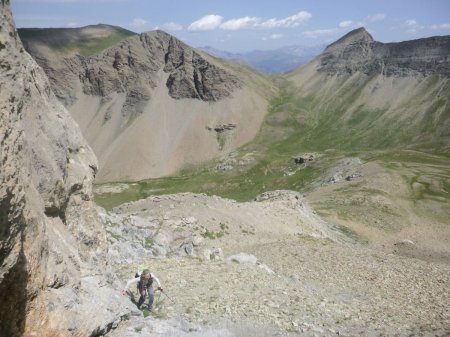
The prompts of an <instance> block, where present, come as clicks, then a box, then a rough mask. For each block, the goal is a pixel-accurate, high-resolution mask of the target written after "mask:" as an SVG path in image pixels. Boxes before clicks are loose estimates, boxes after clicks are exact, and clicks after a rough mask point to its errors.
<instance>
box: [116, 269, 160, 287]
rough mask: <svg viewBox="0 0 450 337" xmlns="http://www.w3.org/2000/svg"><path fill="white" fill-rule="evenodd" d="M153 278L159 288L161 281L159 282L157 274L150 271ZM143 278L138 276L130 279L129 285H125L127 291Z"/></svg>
mask: <svg viewBox="0 0 450 337" xmlns="http://www.w3.org/2000/svg"><path fill="white" fill-rule="evenodd" d="M150 275H151V277H152V279H153V280H154V281H155V282H156V284H157V285H158V288H161V283H160V282H159V280H158V278H157V277H156V276H155V274H153V273H150ZM140 280H141V277H140V276H139V277H136V278H132V279H131V280H129V281H128V282H127V285H126V286H125V289H124V290H125V291H128V289H129V288H130V286H131V285H132V284H134V283H138V282H139V281H140Z"/></svg>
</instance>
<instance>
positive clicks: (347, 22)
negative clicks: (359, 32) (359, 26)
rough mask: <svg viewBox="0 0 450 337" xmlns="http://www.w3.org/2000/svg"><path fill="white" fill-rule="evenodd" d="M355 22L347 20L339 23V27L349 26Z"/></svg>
mask: <svg viewBox="0 0 450 337" xmlns="http://www.w3.org/2000/svg"><path fill="white" fill-rule="evenodd" d="M352 24H353V21H352V20H345V21H342V22H340V23H339V27H341V28H348V27H350V26H351V25H352Z"/></svg>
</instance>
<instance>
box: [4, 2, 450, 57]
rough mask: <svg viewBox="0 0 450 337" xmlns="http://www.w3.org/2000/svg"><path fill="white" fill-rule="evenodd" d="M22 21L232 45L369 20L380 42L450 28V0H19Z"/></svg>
mask: <svg viewBox="0 0 450 337" xmlns="http://www.w3.org/2000/svg"><path fill="white" fill-rule="evenodd" d="M11 2H12V9H13V15H14V18H15V20H16V25H17V26H18V27H79V26H85V25H89V24H97V23H106V24H111V25H118V26H121V27H124V28H127V29H130V30H132V31H135V32H143V31H149V30H154V29H157V28H159V29H163V30H165V31H167V32H169V33H171V34H173V35H175V36H177V37H178V38H180V39H182V40H183V41H185V42H186V43H188V44H190V45H192V46H194V47H200V46H213V47H215V48H219V49H222V50H226V51H233V52H237V51H239V52H242V51H249V50H254V49H274V48H278V47H282V46H287V45H317V44H323V43H330V42H333V41H334V40H336V39H338V38H339V37H341V36H342V35H344V34H345V33H347V32H349V31H350V30H352V29H354V28H358V27H361V26H364V27H366V29H367V30H368V31H369V32H370V33H371V34H372V36H373V37H374V38H375V40H377V41H381V42H397V41H404V40H411V39H417V38H421V37H428V36H434V35H450V0H426V1H419V0H408V1H406V0H402V1H396V0H372V1H367V0H359V1H357V0H334V1H333V0H323V1H320V0H276V1H272V0H259V1H258V0H178V1H174V0H12V1H11Z"/></svg>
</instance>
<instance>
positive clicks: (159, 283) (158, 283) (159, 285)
mask: <svg viewBox="0 0 450 337" xmlns="http://www.w3.org/2000/svg"><path fill="white" fill-rule="evenodd" d="M151 275H152V279H153V280H155V282H156V284H157V285H158V288H162V287H161V282H159V280H158V278H157V277H156V276H155V274H153V273H151Z"/></svg>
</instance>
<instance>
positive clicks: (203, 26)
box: [188, 14, 223, 32]
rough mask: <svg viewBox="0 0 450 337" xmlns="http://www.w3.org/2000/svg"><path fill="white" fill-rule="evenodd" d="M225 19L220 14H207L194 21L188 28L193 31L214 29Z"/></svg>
mask: <svg viewBox="0 0 450 337" xmlns="http://www.w3.org/2000/svg"><path fill="white" fill-rule="evenodd" d="M222 21H223V17H221V16H220V15H214V14H211V15H206V16H204V17H202V18H201V19H199V20H197V21H194V22H192V23H191V24H190V25H189V27H188V30H189V31H191V32H195V31H201V30H213V29H216V28H218V27H219V26H220V24H221V23H222Z"/></svg>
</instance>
